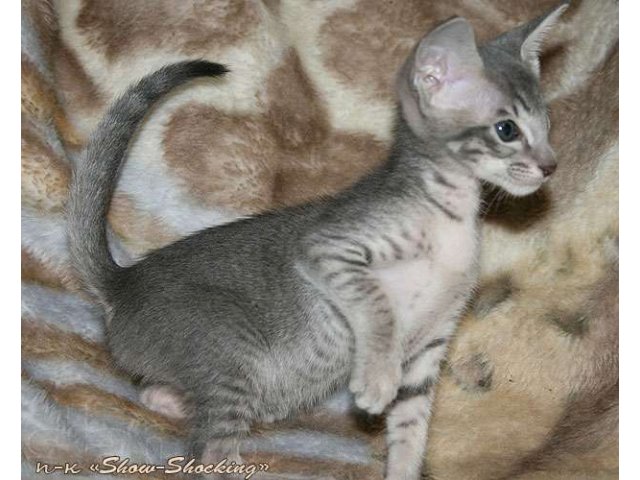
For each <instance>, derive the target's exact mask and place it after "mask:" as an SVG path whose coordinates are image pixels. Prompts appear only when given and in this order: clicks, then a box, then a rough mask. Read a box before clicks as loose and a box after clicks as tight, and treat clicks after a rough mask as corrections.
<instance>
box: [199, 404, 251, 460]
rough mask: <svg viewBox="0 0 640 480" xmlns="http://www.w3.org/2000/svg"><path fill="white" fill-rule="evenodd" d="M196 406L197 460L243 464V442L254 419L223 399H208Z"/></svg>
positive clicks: (236, 405)
mask: <svg viewBox="0 0 640 480" xmlns="http://www.w3.org/2000/svg"><path fill="white" fill-rule="evenodd" d="M195 403H196V404H195V405H194V409H195V415H194V417H193V428H192V431H191V439H190V450H191V452H190V453H191V456H193V458H195V459H197V461H199V462H201V463H204V464H207V465H210V464H213V465H217V464H219V463H220V462H222V461H225V463H226V464H227V465H229V464H231V463H232V462H235V463H236V464H239V463H242V458H241V457H240V450H239V448H240V441H241V440H242V438H244V437H246V436H247V435H248V434H249V430H250V420H249V419H248V418H246V417H245V412H243V411H242V409H239V408H238V404H236V403H233V402H229V401H228V400H226V399H224V398H223V397H208V398H206V399H204V400H202V401H196V402H195Z"/></svg>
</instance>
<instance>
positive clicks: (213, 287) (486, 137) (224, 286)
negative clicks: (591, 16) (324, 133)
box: [69, 4, 566, 479]
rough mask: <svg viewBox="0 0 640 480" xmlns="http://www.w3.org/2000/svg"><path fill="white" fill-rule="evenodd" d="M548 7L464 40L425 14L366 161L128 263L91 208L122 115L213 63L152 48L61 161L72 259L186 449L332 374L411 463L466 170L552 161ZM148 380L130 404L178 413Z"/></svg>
mask: <svg viewBox="0 0 640 480" xmlns="http://www.w3.org/2000/svg"><path fill="white" fill-rule="evenodd" d="M565 8H566V4H563V5H561V6H560V7H558V8H556V9H555V10H553V11H552V12H550V13H549V14H547V15H543V16H541V17H539V18H537V19H536V20H534V21H532V22H530V23H529V24H527V25H524V26H521V27H519V28H517V29H515V30H513V31H511V32H508V33H506V34H503V35H502V36H500V37H498V38H497V39H495V40H493V41H491V42H490V43H488V44H486V45H483V46H482V47H480V48H478V47H477V46H476V43H475V39H474V34H473V30H472V28H471V26H470V24H469V23H468V22H467V21H466V20H464V19H462V18H454V19H451V20H449V21H447V22H446V23H444V24H442V25H440V26H439V27H437V28H436V29H434V30H433V31H431V32H430V33H428V34H427V35H426V36H425V37H424V38H423V39H422V40H420V42H419V43H418V44H417V45H416V46H415V48H414V49H413V50H412V52H411V54H410V55H409V57H408V58H407V60H406V62H405V63H404V65H403V66H402V68H401V69H400V72H399V74H398V77H397V84H396V85H397V94H398V111H397V121H396V125H395V132H394V143H393V146H392V148H391V151H390V155H389V158H388V160H387V161H386V163H385V164H384V165H383V166H382V167H380V168H379V169H377V170H375V171H374V172H372V173H371V174H370V175H368V176H366V177H365V178H363V179H362V180H361V181H359V182H358V183H356V184H355V185H354V186H352V187H351V188H349V189H348V190H346V191H344V192H343V193H341V194H339V195H336V196H335V197H333V198H328V199H322V200H318V201H315V202H312V203H308V204H305V205H302V206H298V207H293V208H287V209H284V210H280V211H273V212H268V213H264V214H262V215H256V216H254V217H252V218H247V219H243V220H239V221H237V222H234V223H231V224H227V225H223V226H218V227H215V228H210V229H207V230H204V231H202V232H199V233H197V234H194V235H192V236H189V237H187V238H184V239H182V240H180V241H178V242H176V243H174V244H172V245H169V246H166V247H164V248H161V249H159V250H156V251H154V252H151V253H150V254H149V255H147V256H146V257H145V258H144V259H143V260H141V261H140V262H139V263H137V264H135V265H132V266H130V267H127V268H124V267H121V266H119V265H117V264H116V263H115V262H114V260H113V259H112V257H111V255H110V253H109V248H108V245H107V239H106V230H105V229H106V225H105V223H106V222H105V217H106V213H107V211H108V207H109V202H110V197H111V195H112V193H113V190H114V185H115V182H116V180H117V176H118V172H119V170H120V167H121V164H122V161H123V158H124V155H125V153H126V150H127V147H128V144H129V142H130V140H131V138H132V136H133V135H134V133H135V129H136V127H137V126H138V125H139V124H140V122H141V121H142V119H143V118H144V115H145V113H146V112H148V110H149V108H150V107H151V105H152V104H153V103H154V102H155V101H156V100H158V99H159V98H160V97H161V96H162V95H164V94H165V93H167V92H168V91H169V90H170V89H172V88H173V87H176V86H177V85H179V84H182V83H184V82H186V81H187V80H189V79H191V78H194V77H199V76H220V75H223V74H224V73H225V72H226V69H225V67H223V66H221V65H218V64H214V63H209V62H205V61H187V62H182V63H177V64H173V65H169V66H166V67H164V68H162V69H161V70H159V71H157V72H155V73H153V74H151V75H149V76H147V77H145V78H143V79H142V80H141V81H140V82H139V83H138V84H137V85H135V86H133V87H132V88H130V89H129V90H128V91H127V92H126V93H125V94H124V96H123V97H121V98H120V99H119V100H118V101H117V102H116V103H115V104H114V105H113V106H112V107H111V109H110V110H109V111H108V113H107V115H106V117H105V118H104V119H103V121H102V122H101V124H100V125H99V127H98V128H97V130H96V132H95V133H94V135H93V137H92V138H91V141H90V143H89V145H88V147H87V150H86V153H85V154H84V158H83V161H82V162H81V163H80V164H79V165H78V167H77V169H76V171H75V173H74V179H73V183H72V189H71V197H70V203H69V209H70V211H69V222H70V231H69V232H70V242H71V253H72V258H73V261H74V264H75V266H76V267H77V269H78V271H79V272H80V274H81V275H82V277H83V278H84V280H85V282H86V284H87V286H88V287H89V288H90V289H91V290H92V291H93V292H94V293H95V294H96V295H97V296H98V298H99V299H100V301H101V302H102V304H103V305H104V306H105V308H106V310H107V313H108V338H109V345H110V348H111V351H112V353H113V357H114V359H115V361H116V362H117V364H118V365H119V366H121V367H122V368H124V369H125V370H127V371H129V372H130V373H132V374H134V375H139V376H142V377H143V378H144V380H145V381H146V382H149V383H155V384H158V385H166V386H167V387H166V388H169V389H175V390H177V391H180V392H183V394H184V395H185V399H186V401H187V405H188V408H189V412H190V417H191V420H192V428H191V437H190V447H191V453H192V454H193V455H195V456H198V457H200V458H205V459H210V460H212V461H213V460H216V459H219V458H223V457H225V456H229V455H235V454H236V453H237V443H238V440H239V439H240V438H241V437H242V436H243V435H246V434H247V433H248V432H249V429H250V426H251V424H252V423H254V422H258V421H264V420H267V419H274V418H284V417H286V416H288V415H290V414H292V413H294V412H296V411H298V410H299V409H301V408H304V407H308V406H312V405H315V404H317V402H318V401H319V400H321V399H323V398H325V397H327V395H328V394H330V393H331V392H333V391H335V390H336V389H338V388H340V387H342V386H344V385H347V384H348V385H349V388H350V389H351V391H352V392H353V393H354V394H355V401H356V404H357V405H358V406H359V407H360V408H362V409H365V410H366V411H368V412H370V413H372V414H379V413H381V412H383V411H386V413H387V425H388V461H387V474H386V478H387V479H417V478H419V476H420V469H421V464H422V459H423V457H424V451H425V448H426V437H427V426H428V421H429V416H430V410H431V403H432V400H433V395H434V385H435V382H436V379H437V376H438V368H439V364H440V361H441V360H442V359H443V357H444V355H445V352H446V349H447V344H448V341H449V339H450V337H451V335H452V334H453V332H454V330H455V328H456V323H457V321H458V318H459V316H460V314H461V312H462V310H463V308H464V307H465V304H466V303H467V301H468V299H469V296H470V294H471V292H472V289H473V287H474V284H475V282H476V277H477V270H478V252H479V228H478V210H479V206H480V184H481V182H490V183H492V184H495V185H498V186H500V187H502V188H503V189H505V190H506V191H507V192H510V193H511V194H513V195H526V194H530V193H532V192H534V191H536V190H537V189H538V188H539V187H540V186H541V185H542V184H543V182H544V181H545V180H546V178H547V177H548V176H549V175H551V173H553V171H554V170H555V168H556V162H555V159H554V154H553V151H552V149H551V147H550V146H549V144H548V139H547V130H548V128H549V122H548V118H547V115H546V110H545V105H544V103H543V99H542V96H541V94H540V91H539V83H538V75H539V66H538V51H537V49H538V46H539V44H540V42H541V40H542V38H543V35H544V33H545V32H546V31H547V30H548V29H549V28H550V26H551V25H552V24H553V23H554V22H555V21H556V20H557V18H558V17H559V16H560V14H561V13H562V12H563V11H564V9H565ZM164 388H165V387H161V386H157V387H153V388H152V389H151V390H149V391H148V392H146V399H147V401H148V402H150V403H154V402H156V403H161V404H163V403H164V404H165V405H168V407H167V408H168V409H169V410H171V411H172V412H174V413H175V414H177V415H179V414H181V413H182V406H181V405H180V404H179V403H176V402H173V401H172V400H171V398H172V394H165V393H166V392H165V391H164Z"/></svg>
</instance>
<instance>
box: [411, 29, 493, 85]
mask: <svg viewBox="0 0 640 480" xmlns="http://www.w3.org/2000/svg"><path fill="white" fill-rule="evenodd" d="M414 69H415V75H416V78H415V79H414V81H415V82H420V81H423V82H425V83H426V84H425V85H424V86H425V87H426V88H429V87H430V86H434V85H438V84H442V83H447V82H451V81H455V80H457V79H459V78H461V77H463V76H465V75H467V74H469V73H472V72H475V71H478V70H481V69H482V60H481V59H480V55H479V54H478V50H477V48H476V41H475V36H474V33H473V28H472V27H471V25H470V24H469V22H467V21H466V20H465V19H463V18H459V17H458V18H454V19H452V20H449V21H448V22H446V23H444V24H442V25H440V26H439V27H438V28H436V29H435V30H434V31H432V32H431V33H429V34H428V35H427V36H425V37H424V38H423V39H422V41H421V42H420V44H419V45H418V48H417V50H416V55H415V65H414Z"/></svg>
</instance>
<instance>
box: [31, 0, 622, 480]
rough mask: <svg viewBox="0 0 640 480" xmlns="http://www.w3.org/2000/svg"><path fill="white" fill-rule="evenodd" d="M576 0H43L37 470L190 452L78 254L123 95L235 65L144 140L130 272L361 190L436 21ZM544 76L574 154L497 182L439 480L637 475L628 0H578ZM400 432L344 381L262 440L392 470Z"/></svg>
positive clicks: (276, 454) (434, 428) (372, 469)
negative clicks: (187, 71)
mask: <svg viewBox="0 0 640 480" xmlns="http://www.w3.org/2000/svg"><path fill="white" fill-rule="evenodd" d="M554 4H555V0H552V1H548V0H544V1H540V0H536V1H533V0H519V1H517V2H515V1H513V2H503V1H498V0H495V1H494V0H449V1H446V2H443V1H439V0H404V1H383V0H325V1H318V0H263V1H259V0H228V1H226V0H192V1H191V0H189V1H187V0H184V1H179V0H145V1H143V0H135V1H132V0H59V1H53V0H23V3H22V379H23V380H22V382H23V386H22V425H23V427H22V445H23V449H22V452H23V455H22V462H23V478H43V475H44V473H43V469H44V468H45V467H46V466H48V467H50V468H53V467H54V466H55V465H64V463H65V462H68V463H71V464H72V463H77V464H78V466H79V467H80V468H83V472H82V473H81V474H79V475H76V478H91V475H92V472H91V470H90V468H89V466H90V465H91V464H92V463H94V462H98V461H100V460H101V459H102V458H103V457H105V456H120V457H121V458H129V459H130V462H136V463H147V464H163V463H164V462H165V461H166V460H167V458H169V457H171V456H174V455H177V454H180V453H181V452H183V451H184V445H183V441H184V435H185V425H183V424H181V423H180V422H176V421H172V420H170V419H168V418H165V417H163V416H162V415H160V414H158V413H155V412H152V411H149V410H147V409H145V408H144V407H143V406H142V405H141V404H140V402H139V399H138V395H139V386H138V385H137V383H136V381H135V379H131V378H129V377H127V376H126V375H125V374H123V373H122V372H120V371H117V370H115V369H114V367H113V366H112V363H111V361H110V357H109V352H108V350H107V349H106V348H105V345H104V325H103V317H102V312H101V310H100V308H98V307H97V305H96V304H94V303H93V302H92V299H91V298H89V297H88V296H86V295H85V294H84V293H83V292H82V290H81V289H80V288H79V285H78V282H77V279H76V278H74V277H73V275H72V273H71V270H70V266H69V257H68V250H67V242H66V239H65V222H64V208H65V201H66V198H67V189H68V186H69V181H70V177H71V171H72V168H73V165H74V163H75V162H77V161H78V159H79V153H80V151H81V149H82V147H83V146H84V145H85V144H86V142H87V138H88V135H89V134H90V132H91V131H92V129H93V128H94V127H95V125H96V123H97V121H98V120H99V119H100V117H101V115H102V114H103V112H104V110H105V108H106V106H107V105H108V104H109V102H110V101H111V100H112V99H113V98H114V97H115V96H116V95H117V94H118V93H119V92H121V91H122V90H123V89H125V88H126V87H127V86H128V85H129V84H131V83H132V82H133V81H135V80H136V79H138V78H139V77H141V76H142V75H144V74H146V73H148V72H151V71H153V70H155V69H157V68H159V67H161V66H162V65H165V64H167V63H170V62H174V61H178V60H183V59H187V58H205V59H208V60H212V61H217V62H221V63H224V64H226V65H228V66H229V68H230V70H231V73H230V74H229V75H228V77H227V78H225V79H224V80H223V81H221V82H219V83H215V84H212V83H211V82H201V83H197V82H196V83H193V84H190V85H188V86H187V87H185V88H182V89H179V90H178V91H175V92H174V93H173V94H171V95H170V96H169V97H168V98H166V100H165V101H163V102H162V103H161V104H160V105H159V106H158V107H157V108H155V109H154V111H153V112H152V113H151V114H150V115H149V118H148V120H147V121H146V123H145V124H144V126H143V128H142V129H141V131H140V132H139V134H138V135H137V136H136V138H135V142H134V143H133V145H132V146H131V148H130V152H129V156H128V159H127V161H126V165H125V167H124V170H123V172H122V176H121V179H120V182H119V185H118V188H117V192H116V194H115V197H114V199H113V204H112V208H111V211H110V214H109V221H110V227H111V232H110V233H111V237H112V238H111V240H112V249H113V252H114V255H115V256H116V258H117V259H118V261H119V262H120V263H123V264H127V263H130V262H134V261H135V260H136V259H137V258H139V257H140V256H141V255H143V254H144V253H145V252H147V251H149V250H150V249H153V248H156V247H159V246H161V245H165V244H167V243H169V242H171V241H173V240H175V239H178V238H180V237H182V236H184V235H186V234H188V233H189V232H193V231H196V230H199V229H201V228H203V227H206V226H210V225H216V224H221V223H225V222H229V221H232V220H234V219H237V218H239V217H241V216H243V215H247V214H251V213H255V212H260V211H264V210H265V209H269V208H274V207H277V206H282V205H293V204H297V203H300V202H303V201H305V200H307V199H311V198H314V197H317V196H319V195H323V194H330V193H332V192H336V191H339V190H341V189H343V188H345V187H346V186H348V185H349V184H351V183H352V182H354V181H355V180H356V179H357V178H359V177H360V176H361V175H363V174H364V173H365V172H367V171H369V170H370V169H371V168H373V167H375V166H376V165H377V164H379V163H380V162H381V161H382V160H383V159H384V157H385V153H386V150H387V148H388V146H389V140H390V126H391V121H392V113H393V105H394V100H393V93H392V88H391V83H392V79H393V77H394V74H395V71H396V68H397V67H398V66H399V63H400V62H401V61H402V60H403V58H404V57H405V55H406V54H407V52H408V50H409V48H410V47H411V46H412V44H413V43H414V42H415V40H416V39H417V38H419V37H420V36H421V35H422V34H423V33H424V32H425V31H426V30H427V29H428V28H430V27H431V26H432V25H434V23H436V22H438V21H441V20H444V19H446V18H448V17H450V16H452V15H461V16H465V17H467V18H468V19H469V20H470V21H471V22H472V24H473V25H474V27H475V29H476V32H477V36H478V37H479V39H480V40H482V39H487V38H490V37H491V36H492V35H494V34H496V33H498V32H501V31H503V30H506V29H509V28H512V27H513V26H514V25H516V24H517V23H519V22H523V21H525V20H528V19H530V18H532V17H534V16H536V15H537V14H539V13H541V12H542V11H544V10H545V9H547V8H550V7H551V6H553V5H554ZM542 78H543V84H544V91H545V94H546V96H547V97H548V99H549V101H550V115H551V120H552V125H553V129H552V132H551V143H552V145H554V147H555V149H556V151H557V153H558V158H559V168H558V170H557V172H556V174H555V175H554V176H553V177H552V179H551V181H550V182H549V183H548V184H547V185H546V186H545V188H544V190H542V191H540V192H539V193H537V194H535V195H533V196H531V197H527V198H523V199H511V198H504V196H502V195H500V194H497V195H496V194H490V193H488V196H487V200H486V205H485V210H486V213H485V216H486V222H485V226H484V231H483V235H484V240H483V250H482V276H481V284H480V287H479V289H478V292H477V295H476V298H475V300H474V303H473V305H472V306H471V307H470V308H469V312H468V313H467V314H466V315H465V318H464V319H463V321H462V325H461V328H460V330H459V332H458V334H457V337H456V340H455V342H454V343H453V345H452V348H451V350H450V352H449V355H448V359H447V361H446V364H445V365H444V368H443V375H442V381H441V383H440V385H439V388H438V392H437V398H436V401H435V405H434V416H433V421H432V424H431V427H430V432H429V436H430V440H429V442H430V443H429V449H428V454H427V464H426V467H425V478H431V479H434V480H439V479H442V480H444V479H451V480H460V479H462V480H466V479H478V480H496V479H519V480H525V479H526V480H534V479H575V480H577V479H613V478H617V468H618V467H617V465H618V463H617V451H618V445H617V427H618V277H617V262H618V257H617V248H618V246H617V245H618V244H617V239H618V5H617V2H614V1H607V0H582V1H574V2H573V3H572V5H571V6H570V8H569V10H568V11H567V13H566V14H565V15H564V16H563V19H562V21H561V23H560V25H559V27H558V28H556V29H555V30H554V31H553V32H552V34H551V35H550V39H549V41H548V42H547V43H546V45H545V49H544V55H543V57H542ZM382 428H383V427H382V424H381V422H380V421H379V419H374V418H369V417H366V416H363V415H362V414H359V413H358V412H355V411H353V409H352V407H351V401H350V397H349V395H348V394H347V393H346V392H342V393H340V394H338V395H337V396H336V397H335V398H333V399H331V400H330V401H329V402H327V403H326V404H325V405H323V406H321V407H319V408H317V409H316V410H313V411H311V412H307V413H305V414H304V415H300V416H299V417H296V418H292V419H290V420H289V421H286V422H281V423H277V424H273V425H265V426H263V427H261V428H259V429H258V431H257V432H256V434H255V435H254V436H252V437H251V438H250V439H249V440H248V441H247V442H246V443H245V444H244V445H243V452H244V455H243V456H244V459H245V461H246V462H247V463H249V462H254V463H255V464H258V463H266V464H268V465H269V470H268V476H267V477H266V478H290V479H293V478H300V479H302V478H304V479H320V478H327V479H329V478H331V479H380V478H382V467H383V463H384V459H385V451H384V442H383V431H382ZM129 466H131V463H130V464H129ZM37 468H40V472H41V473H36V469H37ZM134 470H135V469H134ZM129 471H132V470H129ZM56 476H57V477H59V478H69V477H68V476H65V475H63V473H62V470H57V473H56V474H53V475H50V477H53V478H55V477H56ZM100 477H101V478H109V475H100ZM112 478H116V477H115V476H113V477H112ZM118 478H122V476H121V475H118ZM125 478H129V477H125ZM130 478H148V479H151V478H167V477H166V476H165V475H163V474H162V473H161V472H155V473H153V472H152V473H146V474H145V473H140V472H138V473H134V474H132V475H131V477H130ZM254 478H257V476H256V477H254Z"/></svg>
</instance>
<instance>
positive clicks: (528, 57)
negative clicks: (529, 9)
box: [491, 1, 569, 77]
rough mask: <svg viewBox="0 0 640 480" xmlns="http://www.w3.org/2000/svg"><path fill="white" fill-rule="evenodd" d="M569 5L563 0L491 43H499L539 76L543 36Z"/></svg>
mask: <svg viewBox="0 0 640 480" xmlns="http://www.w3.org/2000/svg"><path fill="white" fill-rule="evenodd" d="M567 7H569V1H564V2H562V3H561V4H560V5H558V6H557V7H555V8H554V9H553V10H550V11H549V12H547V13H545V14H543V15H540V16H539V17H537V18H535V19H533V20H531V21H530V22H529V23H526V24H524V25H520V26H519V27H517V28H514V29H513V30H511V31H509V32H507V33H504V34H502V35H500V36H499V37H498V38H496V39H495V40H493V41H492V42H491V43H495V44H497V45H500V46H501V47H502V48H506V49H508V50H510V51H512V52H514V54H516V55H519V56H520V59H521V60H522V61H523V62H524V63H525V64H526V65H527V66H528V67H529V69H530V70H531V71H532V72H533V74H534V75H535V76H536V77H539V76H540V49H541V47H542V42H543V41H544V39H545V37H546V36H547V34H548V33H549V31H550V30H551V28H553V26H554V25H555V24H556V23H557V21H558V19H559V18H560V16H561V15H562V14H563V13H564V11H565V10H566V9H567Z"/></svg>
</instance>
